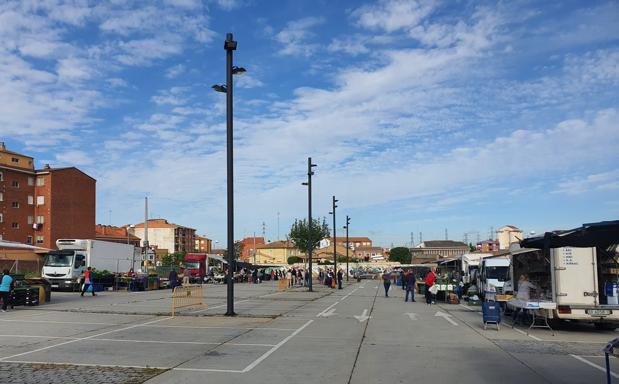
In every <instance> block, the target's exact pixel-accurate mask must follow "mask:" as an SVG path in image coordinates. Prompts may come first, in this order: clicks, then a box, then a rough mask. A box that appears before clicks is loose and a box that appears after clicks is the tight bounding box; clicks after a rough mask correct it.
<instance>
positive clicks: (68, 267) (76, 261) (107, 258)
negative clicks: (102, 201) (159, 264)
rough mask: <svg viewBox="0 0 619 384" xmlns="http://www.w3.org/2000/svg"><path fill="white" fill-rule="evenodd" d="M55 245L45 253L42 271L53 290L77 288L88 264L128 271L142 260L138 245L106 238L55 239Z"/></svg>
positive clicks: (93, 266)
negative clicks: (105, 239) (114, 241)
mask: <svg viewBox="0 0 619 384" xmlns="http://www.w3.org/2000/svg"><path fill="white" fill-rule="evenodd" d="M56 247H58V250H54V251H50V252H48V253H47V255H46V257H45V263H44V264H43V270H42V272H41V276H42V277H43V278H44V279H46V280H48V281H49V283H50V284H51V286H52V288H53V289H63V288H64V289H66V288H70V289H73V290H77V289H79V286H80V282H81V279H82V277H83V276H84V272H85V271H86V268H87V267H92V268H95V269H97V270H108V271H110V272H115V273H120V272H127V271H129V269H131V268H133V267H134V264H135V262H136V261H138V262H139V260H140V259H141V254H140V249H139V248H136V247H135V246H133V245H130V244H120V243H113V242H109V241H101V240H89V239H58V240H57V241H56Z"/></svg>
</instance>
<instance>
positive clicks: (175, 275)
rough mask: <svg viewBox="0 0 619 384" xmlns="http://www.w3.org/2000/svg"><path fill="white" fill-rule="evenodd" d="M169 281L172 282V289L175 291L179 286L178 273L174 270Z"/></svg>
mask: <svg viewBox="0 0 619 384" xmlns="http://www.w3.org/2000/svg"><path fill="white" fill-rule="evenodd" d="M168 280H169V281H170V288H172V289H174V288H176V287H178V286H179V284H178V273H177V272H176V271H175V270H174V269H173V270H171V271H170V274H169V275H168Z"/></svg>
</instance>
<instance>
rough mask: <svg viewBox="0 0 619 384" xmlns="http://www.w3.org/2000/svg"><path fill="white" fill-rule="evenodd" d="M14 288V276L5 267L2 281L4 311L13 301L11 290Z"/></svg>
mask: <svg viewBox="0 0 619 384" xmlns="http://www.w3.org/2000/svg"><path fill="white" fill-rule="evenodd" d="M12 290H13V278H12V277H11V275H9V270H8V269H5V270H4V271H3V274H2V281H1V282H0V294H1V295H2V312H6V309H7V307H8V305H9V302H10V301H11V291H12Z"/></svg>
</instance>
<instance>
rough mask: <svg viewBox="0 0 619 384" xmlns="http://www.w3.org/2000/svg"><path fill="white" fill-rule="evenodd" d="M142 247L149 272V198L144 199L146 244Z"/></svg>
mask: <svg viewBox="0 0 619 384" xmlns="http://www.w3.org/2000/svg"><path fill="white" fill-rule="evenodd" d="M142 245H143V246H144V264H145V267H146V271H148V263H149V262H150V260H148V249H149V244H148V196H146V197H144V243H143V244H142Z"/></svg>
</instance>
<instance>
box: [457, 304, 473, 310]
mask: <svg viewBox="0 0 619 384" xmlns="http://www.w3.org/2000/svg"><path fill="white" fill-rule="evenodd" d="M458 305H459V306H461V307H462V308H466V309H468V310H469V311H474V309H472V308H469V307H467V306H466V305H464V304H458Z"/></svg>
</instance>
